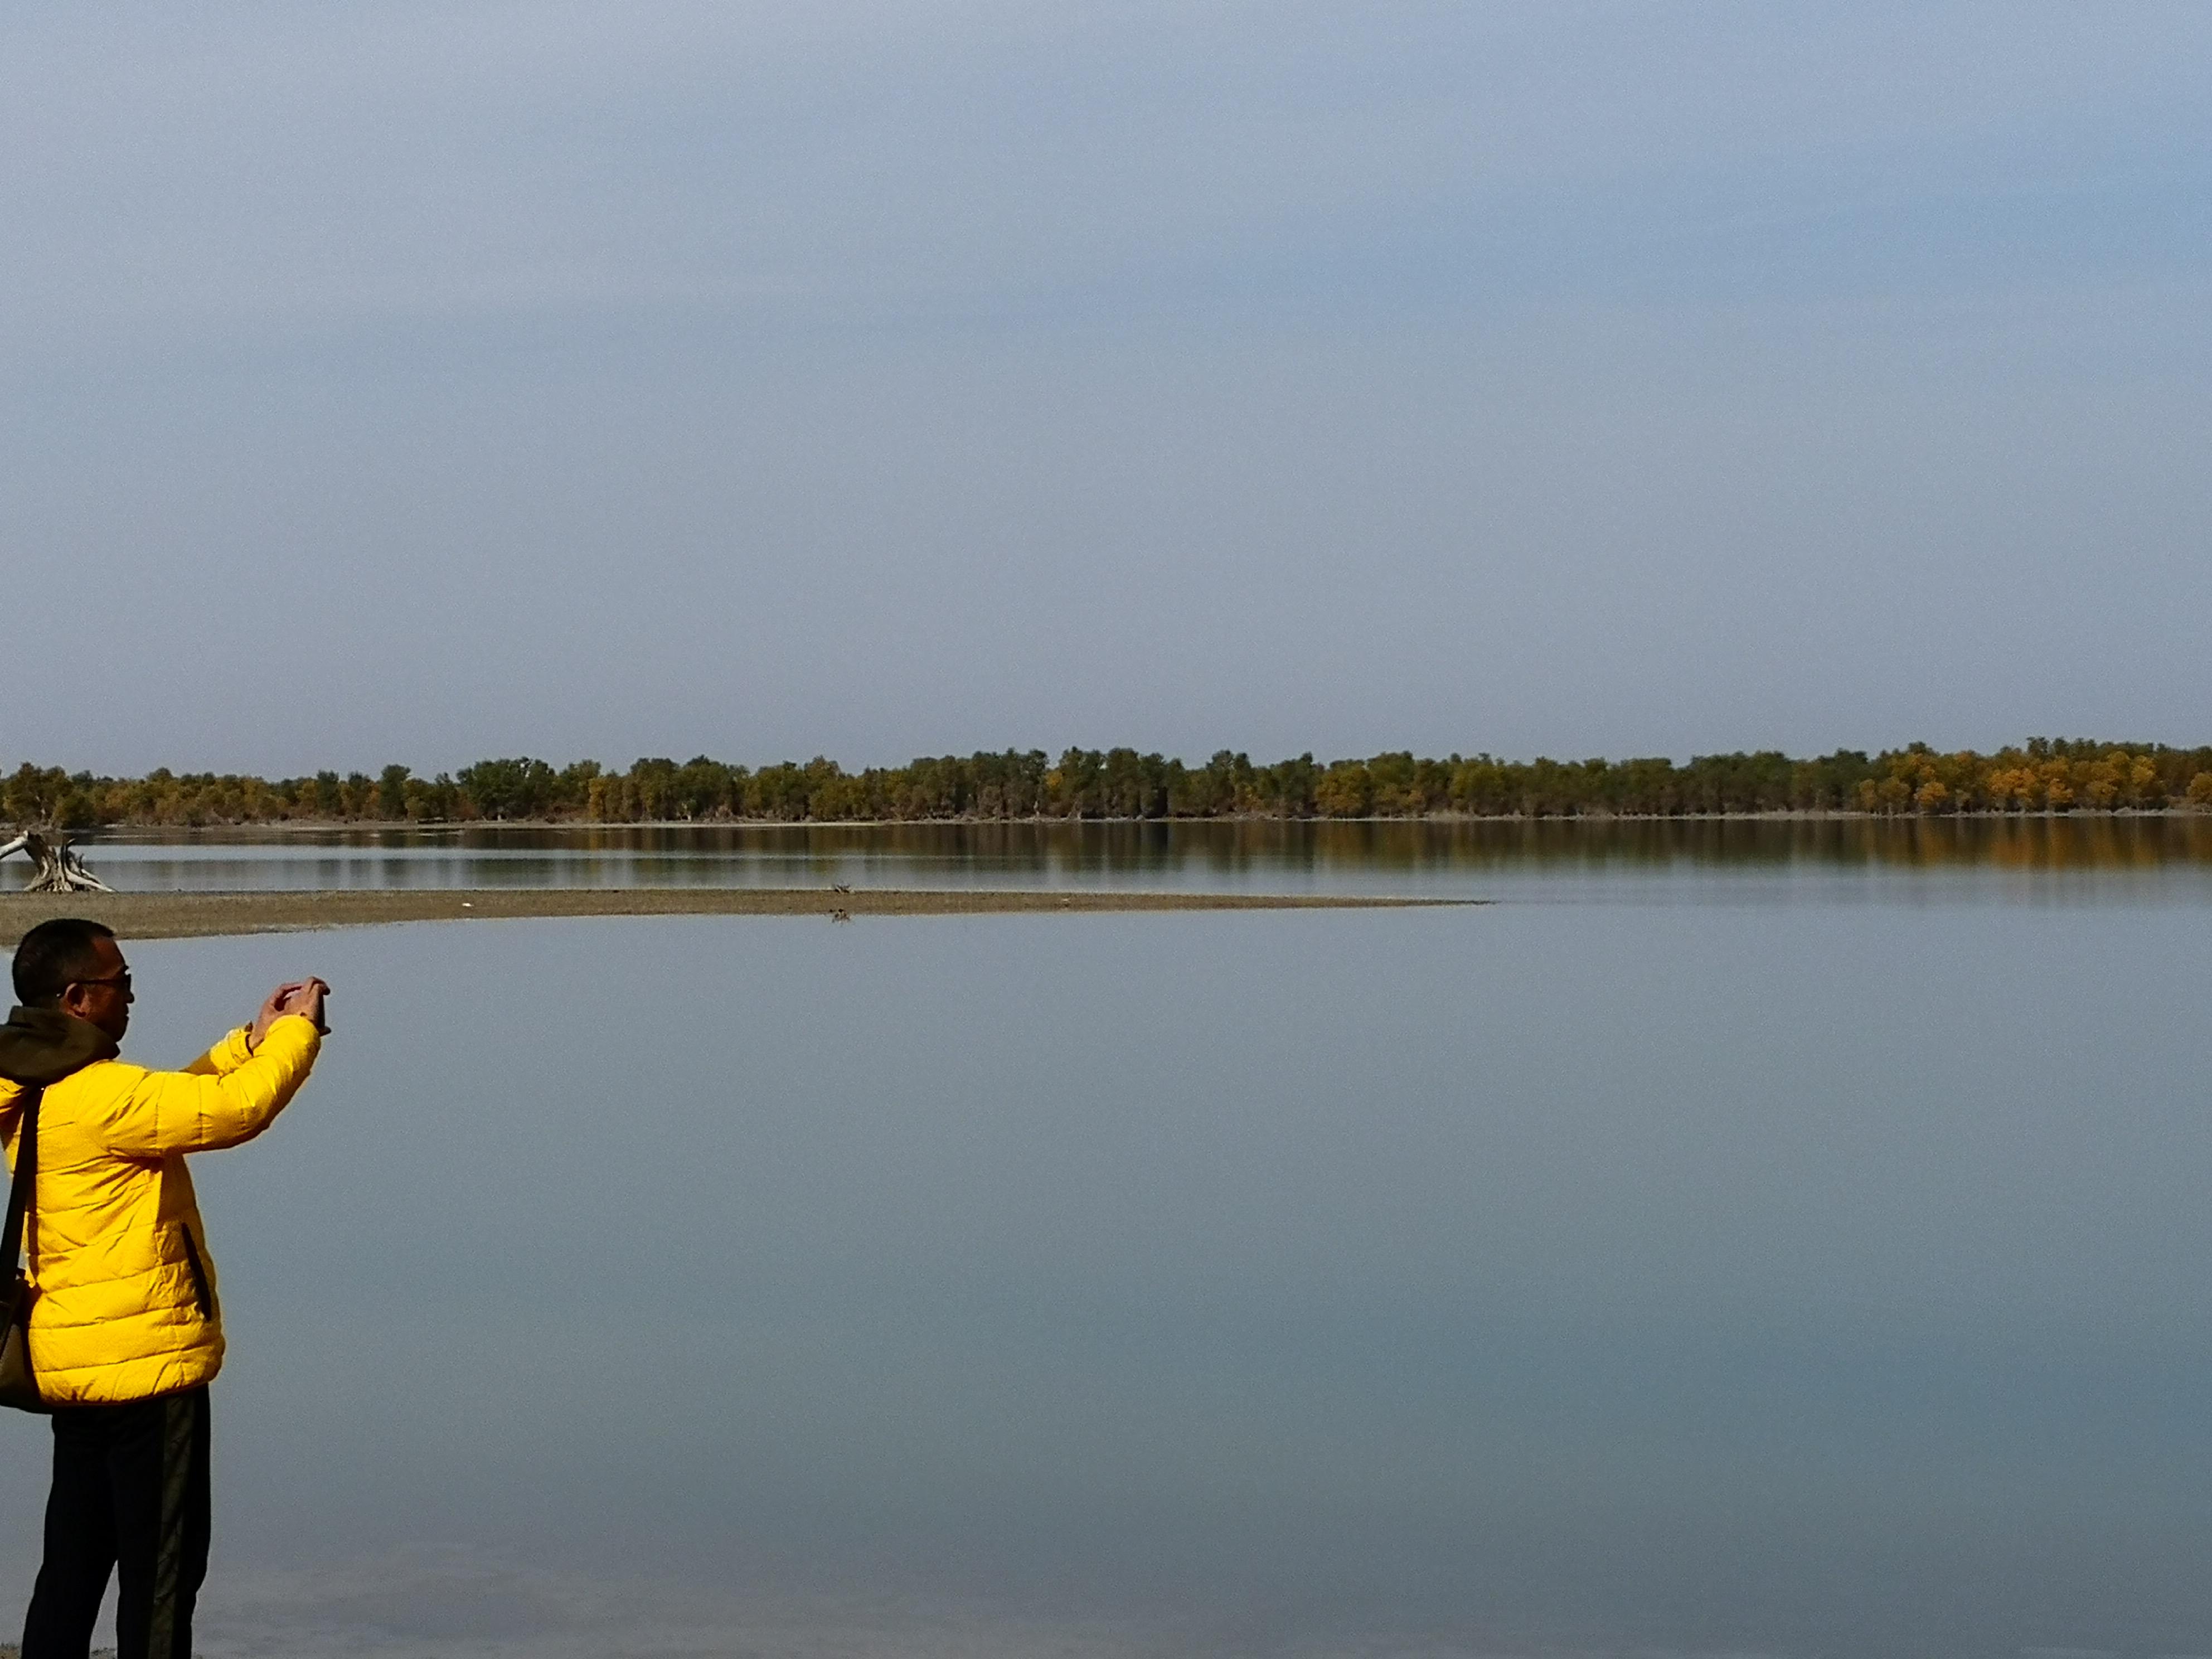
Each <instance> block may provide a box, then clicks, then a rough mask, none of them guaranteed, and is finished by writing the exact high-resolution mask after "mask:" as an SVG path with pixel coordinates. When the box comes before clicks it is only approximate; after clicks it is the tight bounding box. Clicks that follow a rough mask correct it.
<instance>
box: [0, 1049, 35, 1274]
mask: <svg viewBox="0 0 2212 1659" xmlns="http://www.w3.org/2000/svg"><path fill="white" fill-rule="evenodd" d="M45 1093H46V1091H45V1090H44V1089H41V1088H35V1087H34V1088H27V1089H25V1090H24V1091H23V1094H22V1102H21V1111H22V1116H21V1119H20V1120H19V1121H21V1124H22V1126H23V1127H21V1130H19V1131H18V1132H17V1133H16V1136H15V1184H14V1185H13V1186H11V1187H10V1188H9V1189H8V1227H7V1231H5V1232H0V1280H4V1281H7V1282H9V1283H12V1282H13V1281H14V1279H15V1274H16V1272H17V1270H18V1269H19V1268H20V1267H21V1263H22V1260H23V1217H24V1216H25V1214H26V1213H27V1212H28V1211H29V1210H30V1207H31V1189H32V1188H34V1187H36V1186H37V1185H38V1184H39V1099H40V1097H41V1096H42V1095H44V1094H45Z"/></svg>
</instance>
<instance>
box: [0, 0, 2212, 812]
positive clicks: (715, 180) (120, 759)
mask: <svg viewBox="0 0 2212 1659" xmlns="http://www.w3.org/2000/svg"><path fill="white" fill-rule="evenodd" d="M2208 84H2212V8H2206V7H2204V6H2202V5H2194V4H2189V5H2179V4H2178V5H2159V4H2140V5H2107V6H2093V7H2085V6H2081V5H2078V4H2063V5H2043V4H2033V3H2023V4H2007V5H2003V6H1996V5H1981V6H1959V5H1946V4H1930V3H1924V0H1923V3H1913V4H1899V5H1893V6H1892V5H1881V4H1873V3H1855V4H1852V5H1850V6H1826V7H1808V6H1790V7H1780V6H1772V5H1766V4H1756V5H1754V4H1745V5H1722V4H1712V5H1703V6H1689V5H1680V6H1665V7H1658V6H1651V5H1648V4H1633V5H1576V4H1569V3H1546V4H1543V5H1541V6H1537V5H1523V4H1510V5H1486V4H1477V3H1468V0H1450V3H1436V4H1412V3H1391V0H1362V3H1358V4H1346V3H1327V4H1324V3H1319V0H1276V3H1270V4H1243V3H1212V4H1207V3H1196V0H1176V3H1172V4H1169V3H1150V0H1117V3H1097V4H1081V5H1044V4H1035V3H1032V4H1026V5H1015V4H1001V3H987V0H938V3H921V0H853V3H840V0H808V3H806V4H804V5H788V4H786V5H773V6H771V5H756V4H749V3H722V4H704V3H700V4H692V3H673V0H667V3H664V0H623V3H621V4H619V5H617V4H611V3H583V4H566V5H562V4H555V3H548V0H538V3H532V4H526V5H525V4H513V5H501V4H447V5H416V4H404V3H392V4H383V5H378V6H374V7H332V6H313V7H308V6H297V7H276V6H266V5H258V6H228V5H204V6H151V5H114V6H102V7H98V8H90V7H62V6H57V5H19V6H10V7H9V8H8V10H7V14H6V16H5V18H4V20H0V226H4V234H0V387H4V392H3V393H0V559H4V565H5V574H6V578H7V581H6V590H5V591H6V606H7V609H6V615H7V617H8V619H9V627H8V628H7V629H6V634H5V638H6V641H7V647H8V651H9V666H10V669H11V673H10V676H9V678H10V680H11V682H12V688H11V692H10V695H9V697H8V699H7V702H6V708H7V714H6V715H5V718H4V723H0V763H6V764H10V765H12V764H13V763H15V762H16V761H18V760H20V759H22V758H25V757H34V758H37V759H40V760H41V761H43V762H50V763H64V764H68V765H70V766H73V767H75V766H88V767H92V768H95V769H103V770H117V769H119V770H129V771H137V770H142V769H146V768H149V767H152V766H156V765H164V764H166V765H169V766H172V767H175V768H179V769H185V768H193V769H198V768H206V767H217V768H234V767H235V768H244V769H253V770H259V771H264V772H270V773H286V772H292V771H297V770H301V769H313V768H316V767H319V766H325V765H331V766H337V767H338V768H340V769H346V768H350V767H361V768H363V769H374V767H376V766H378V765H380V764H382V763H385V762H386V761H391V760H398V761H403V762H405V763H409V764H410V765H413V766H415V767H416V769H419V770H424V771H430V770H435V769H440V768H444V767H450V766H453V765H456V764H459V763H465V762H467V761H469V760H471V759H474V758H477V757H481V756H484V755H489V754H513V753H520V752H528V753H533V754H538V755H543V756H545V757H549V758H551V759H554V760H556V761H559V760H565V759H568V758H572V757H578V756H584V755H590V756H595V757H600V758H602V759H605V760H608V761H610V762H612V763H616V764H627V763H628V762H629V760H631V759H632V758H634V757H636V756H638V755H641V754H667V755H671V756H675V757H678V758H681V757H685V756H689V755H690V754H693V753H696V752H699V751H702V750H703V751H706V752H709V753H712V754H714V755H716V756H718V757H725V758H729V759H735V760H742V761H746V762H750V763H758V762H761V761H765V760H770V759H775V758H780V757H787V756H796V757H805V756H807V755H811V754H814V753H817V752H823V753H828V754H829V755H832V756H835V757H838V758H840V759H842V760H845V761H847V762H848V763H878V762H898V761H902V760H905V759H907V758H908V757H912V756H914V755H916V754H920V753H924V752H939V751H943V750H963V751H964V750H972V749H975V748H979V747H981V748H998V747H1003V746H1006V745H1008V744H1014V745H1019V746H1023V747H1028V746H1031V745H1036V746H1041V747H1045V748H1048V749H1057V748H1059V747H1060V746H1062V745H1065V744H1070V743H1080V744H1097V745H1103V744H1113V743H1132V744H1136V745H1138V746H1139V747H1143V748H1158V749H1164V750H1168V751H1169V752H1171V753H1180V754H1183V755H1187V756H1191V757H1200V756H1203V755H1204V754H1206V753H1208V752H1211V751H1212V750H1214V749H1216V748H1218V747H1221V746H1224V745H1227V746H1231V747H1236V748H1242V749H1246V750H1250V751H1251V752H1252V753H1253V754H1254V755H1255V758H1273V757H1279V756H1280V755H1283V754H1285V753H1296V752H1297V751H1299V750H1306V749H1312V750H1316V752H1317V753H1319V754H1321V755H1322V757H1324V758H1326V757H1330V756H1333V755H1340V754H1351V753H1355V752H1357V753H1365V752H1369V751H1371V750H1376V749H1378V748H1383V747H1393V748H1395V747H1401V746H1411V747H1413V748H1414V749H1416V750H1425V751H1429V752H1437V753H1441V752H1444V751H1447V750H1462V751H1472V750H1479V749H1487V750H1492V751H1493V752H1498V753H1504V754H1510V755H1516V756H1528V755H1533V754H1535V753H1538V752H1545V753H1551V754H1565V755H1571V756H1584V755H1593V754H1608V755H1616V756H1617V755H1626V754H1633V753H1656V754H1674V755H1677V756H1687V755H1689V754H1691V753H1692V752H1705V751H1708V750H1717V749H1733V748H1737V747H1764V746H1779V747H1783V748H1786V749H1790V750H1794V751H1804V750H1821V749H1826V748H1832V747H1834V746H1837V745H1838V744H1848V745H1852V746H1869V747H1872V746H1879V745H1881V744H1887V743H1892V742H1902V741H1904V740H1906V739H1909V738H1915V737H1924V738H1928V739H1929V740H1931V741H1934V742H1936V743H1938V744H1945V745H1964V744H1973V745H1978V746H1988V745H1992V744H1996V743H1999V742H2001V741H2003V740H2006V739H2008V738H2020V737H2024V736H2026V735H2027V734H2029V733H2031V732H2069V733H2082V734H2087V735H2100V736H2112V737H2141V738H2162V739H2165V740H2167V741H2174V742H2198V741H2205V740H2212V650H2208V649H2207V648H2206V623H2207V618H2208V615H2212V548H2208V537H2207V526H2208V524H2212V465H2208V458H2209V457H2212V400H2208V397H2207V392H2208V388H2212V375H2208V371H2212V292H2208V289H2212V281H2208V277H2212V257H2208V256H2212V100H2208V99H2207V98H2206V96H2205V94H2204V88H2205V87H2206V86H2207V85H2208Z"/></svg>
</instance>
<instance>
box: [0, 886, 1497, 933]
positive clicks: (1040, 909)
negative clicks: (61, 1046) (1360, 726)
mask: <svg viewBox="0 0 2212 1659" xmlns="http://www.w3.org/2000/svg"><path fill="white" fill-rule="evenodd" d="M1480 902H1482V901H1480V900H1470V899H1434V898H1390V897H1375V898H1370V897H1365V896H1347V895H1343V894H1297V895H1288V894H1285V895H1276V894H1267V893H1143V892H1123V893H1113V892H1108V893H1062V892H1003V891H1002V892H978V891H966V890H963V891H924V890H916V889H912V888H907V889H898V888H866V889H863V890H860V891H858V892H853V893H836V892H831V891H829V890H827V889H824V888H819V887H701V888H667V887H635V888H602V887H593V888H492V889H482V888H478V889H465V890H460V889H450V888H448V889H441V890H423V891H392V890H385V889H369V890H343V891H324V892H251V893H0V946H9V947H12V946H13V945H15V941H16V940H17V939H21V937H22V936H23V933H24V931H25V930H26V929H27V928H30V927H35V926H36V925H37V924H38V923H40V922H41V921H45V920H46V918H48V917H49V916H89V917H90V918H92V919H93V920H94V921H104V922H106V924H107V925H108V926H109V927H112V928H113V929H114V930H115V931H116V933H117V934H118V936H119V937H121V938H124V939H198V938H207V937H210V936H213V935H217V934H224V933H295V932H301V931H305V930H308V929H313V928H319V927H373V926H375V925H377V924H380V923H384V922H394V921H503V920H508V919H512V918H514V917H518V916H804V915H815V916H822V917H824V918H828V917H829V916H831V915H834V914H837V913H842V914H843V915H847V916H849V917H853V918H855V919H857V918H859V917H861V916H951V915H1008V914H1017V913H1023V912H1036V913H1055V912H1058V913H1066V912H1075V911H1132V910H1368V909H1381V908H1414V907H1419V908H1431V907H1436V906H1455V905H1465V904H1470V903H1480Z"/></svg>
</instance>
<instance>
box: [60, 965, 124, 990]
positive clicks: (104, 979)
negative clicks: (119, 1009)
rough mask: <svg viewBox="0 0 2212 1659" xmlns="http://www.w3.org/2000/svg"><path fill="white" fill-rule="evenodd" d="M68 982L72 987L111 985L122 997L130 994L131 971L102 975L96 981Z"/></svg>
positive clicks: (80, 980)
mask: <svg viewBox="0 0 2212 1659" xmlns="http://www.w3.org/2000/svg"><path fill="white" fill-rule="evenodd" d="M70 983H71V984H72V985H112V986H113V987H115V988H116V989H117V990H118V991H120V992H122V993H123V994H124V995H125V996H128V995H130V994H131V970H130V969H128V968H125V969H122V970H121V971H120V972H118V973H113V974H102V975H100V977H99V978H98V979H79V980H72V981H70Z"/></svg>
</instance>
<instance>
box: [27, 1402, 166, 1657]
mask: <svg viewBox="0 0 2212 1659" xmlns="http://www.w3.org/2000/svg"><path fill="white" fill-rule="evenodd" d="M207 1559H208V1391H207V1390H206V1389H204V1388H200V1389H187V1390H186V1391H185V1393H183V1394H169V1395H162V1396H161V1398H159V1399H157V1400H136V1401H131V1403H130V1404H128V1405H124V1406H64V1407H59V1408H58V1409H57V1410H56V1411H55V1413H54V1486H53V1491H52V1493H51V1494H49V1495H48V1497H47V1498H46V1564H45V1565H43V1566H41V1567H40V1569H39V1583H38V1587H37V1589H33V1591H32V1592H31V1613H30V1617H29V1618H28V1619H27V1620H25V1621H24V1624H23V1659H85V1656H86V1654H87V1653H88V1651H89V1650H90V1649H91V1646H92V1627H93V1625H94V1622H95V1621H96V1620H98V1619H99V1617H100V1598H101V1597H102V1596H104V1595H106V1593H107V1575H108V1573H109V1571H111V1570H115V1571H116V1577H117V1579H118V1586H119V1587H118V1591H117V1599H116V1603H115V1635H116V1659H191V1651H192V1604H193V1603H194V1602H195V1601H197V1599H198V1596H199V1589H200V1581H201V1580H202V1579H204V1578H205V1577H207Z"/></svg>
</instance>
